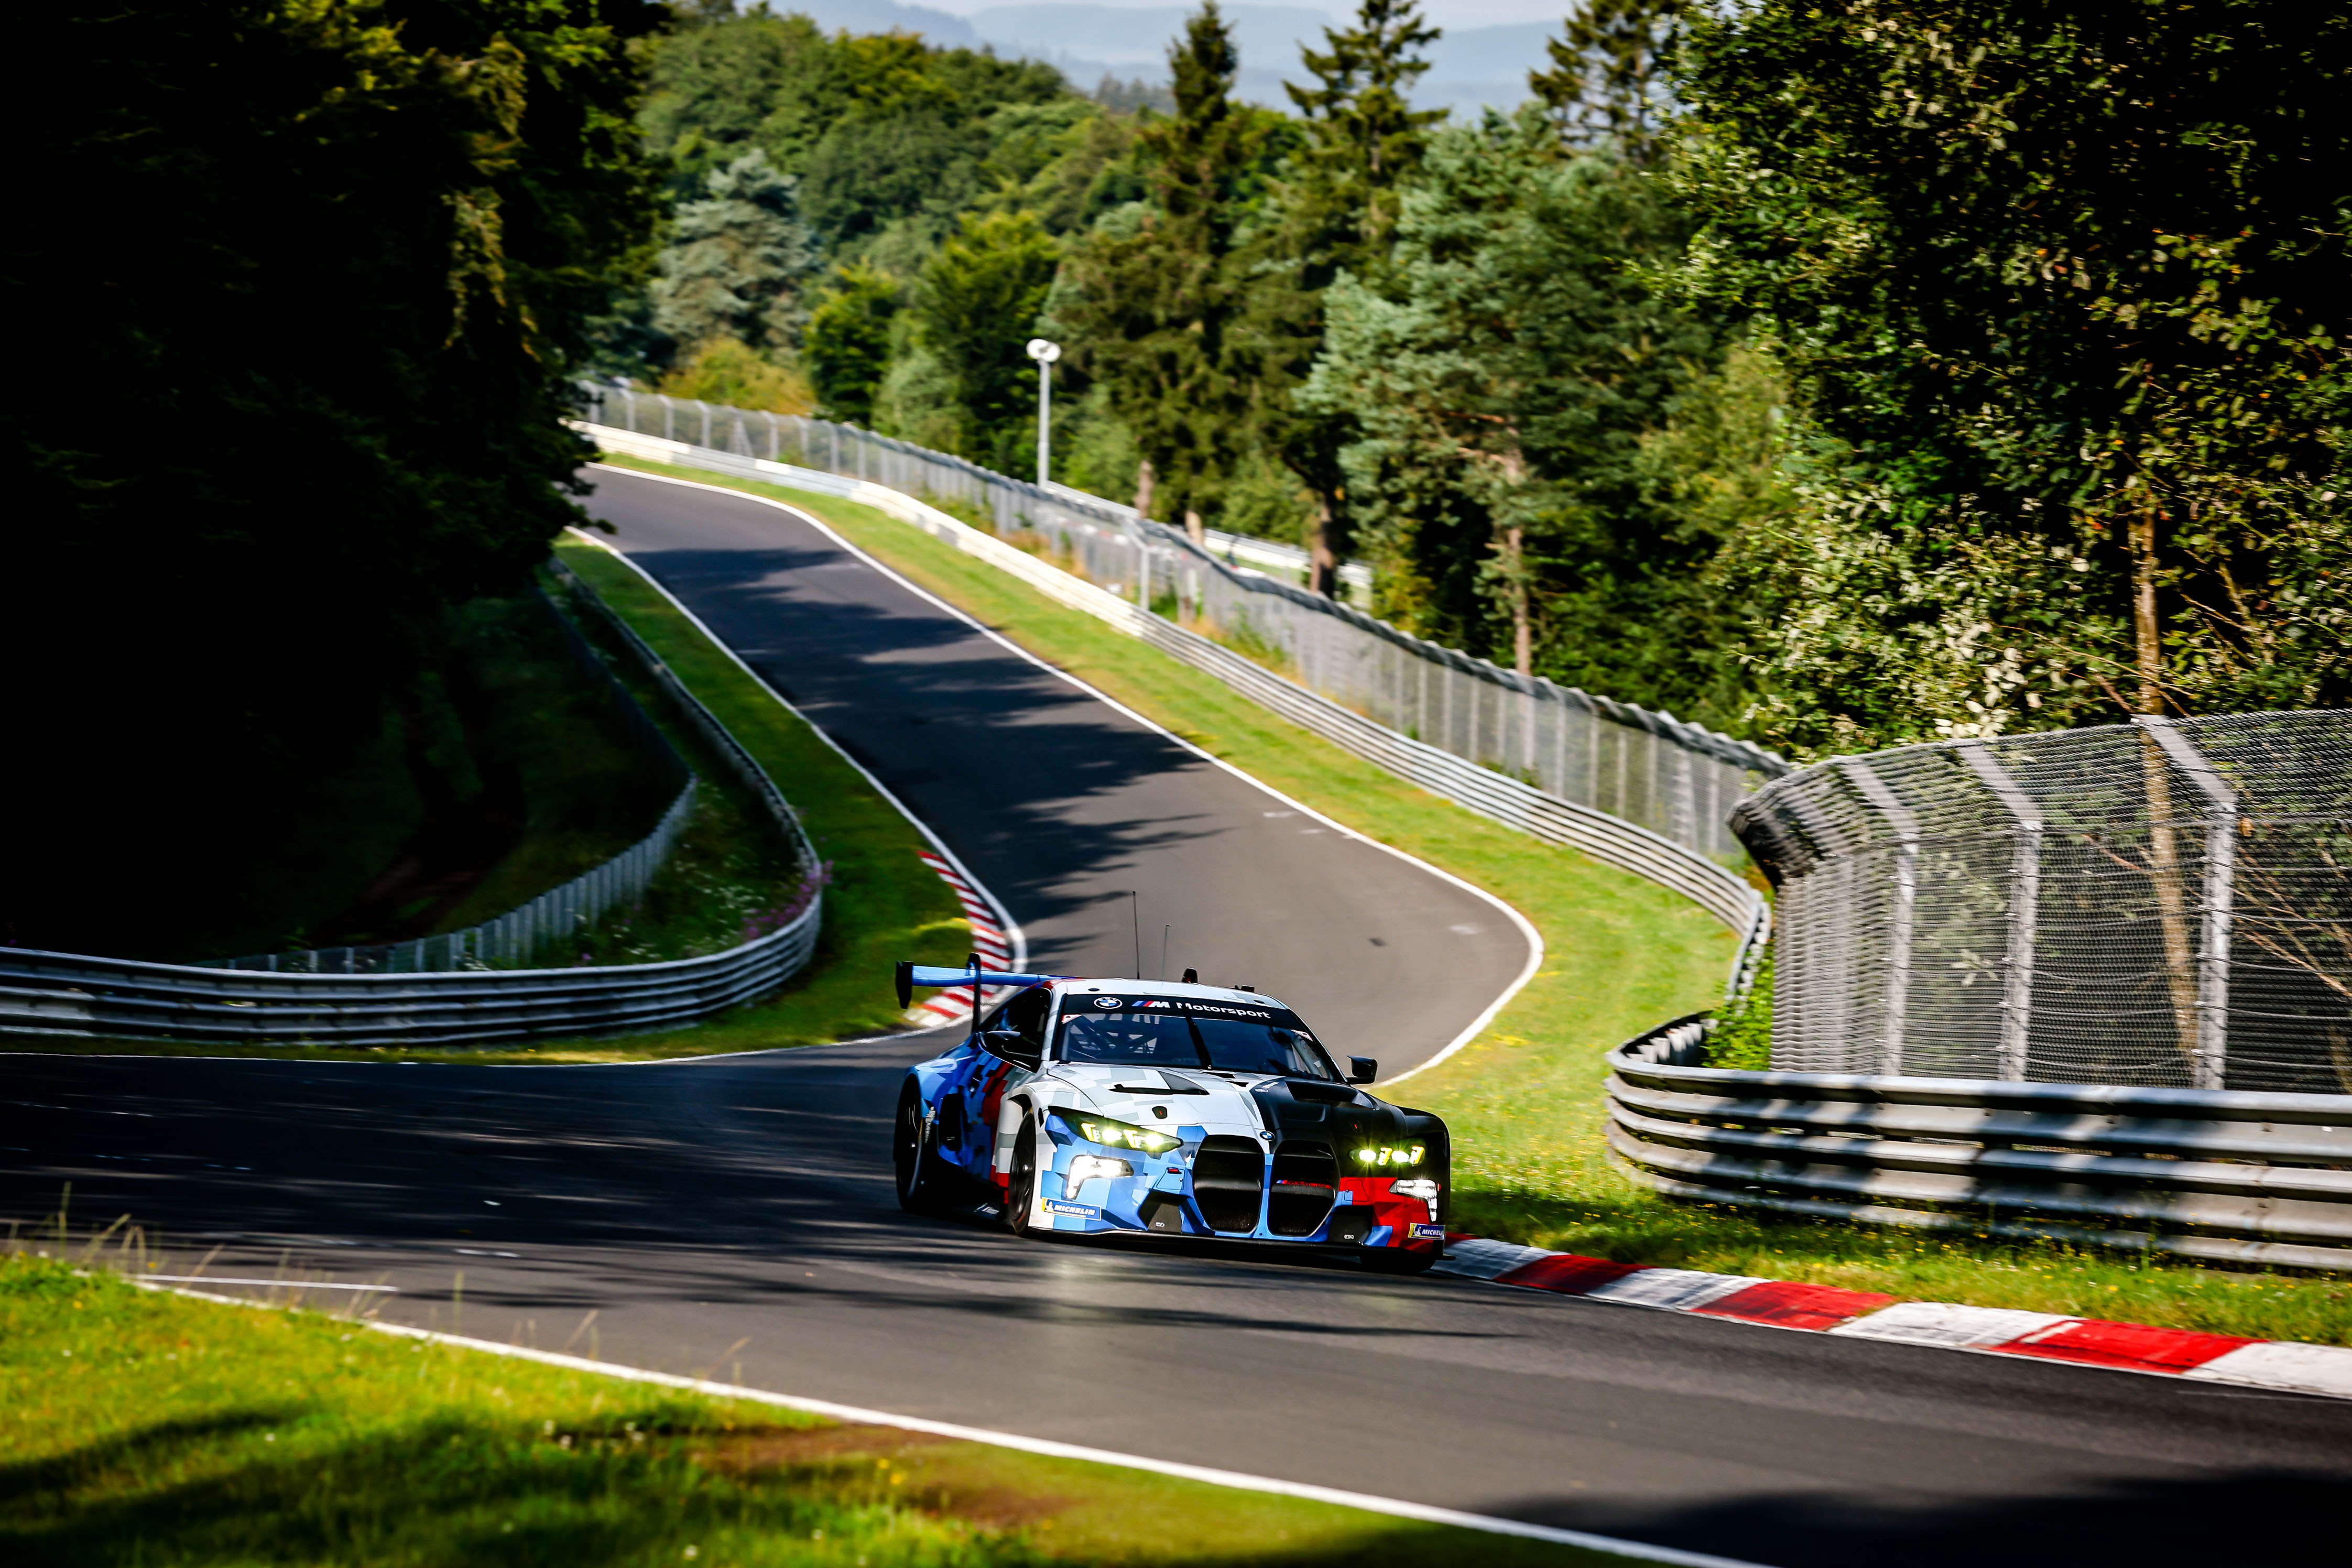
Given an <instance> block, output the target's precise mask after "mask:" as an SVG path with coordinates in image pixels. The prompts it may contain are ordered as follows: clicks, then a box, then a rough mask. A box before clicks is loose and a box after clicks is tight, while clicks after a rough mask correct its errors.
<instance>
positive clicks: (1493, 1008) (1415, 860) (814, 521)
mask: <svg viewBox="0 0 2352 1568" xmlns="http://www.w3.org/2000/svg"><path fill="white" fill-rule="evenodd" d="M590 466H591V467H593V468H609V469H611V471H613V472H614V473H618V474H628V475H630V476H632V477H634V478H636V479H652V480H654V481H656V483H659V484H668V485H678V486H682V487H683V488H685V489H696V490H711V491H714V492H716V493H718V494H719V495H726V496H736V497H740V499H742V500H749V501H757V502H759V503H761V505H764V506H772V507H774V508H775V509H777V510H779V511H786V512H790V513H792V514H793V516H795V517H797V518H800V519H802V520H803V521H805V522H807V523H808V524H809V525H810V526H811V527H813V528H814V529H816V530H817V531H819V532H821V533H823V534H824V536H825V537H826V538H828V539H830V540H832V541H833V542H835V543H836V544H838V545H840V546H841V548H842V549H844V550H845V551H847V552H849V553H851V554H852V555H855V556H856V557H857V558H858V559H859V560H860V561H863V562H865V563H866V564H867V565H868V566H871V567H873V568H874V570H876V571H877V572H879V573H881V574H883V575H884V576H886V577H888V578H889V579H891V580H892V581H893V582H895V583H897V584H899V585H900V586H901V587H903V588H905V589H906V590H907V591H908V592H909V593H911V594H913V595H916V596H917V597H918V598H920V599H923V600H926V601H928V602H929V603H930V604H933V605H938V606H939V607H940V609H942V610H945V611H946V612H947V613H948V614H950V615H951V616H955V617H956V619H958V620H960V621H961V622H963V623H964V624H965V625H966V626H971V628H972V629H973V630H975V631H977V632H979V633H980V634H981V635H982V637H986V638H988V639H989V640H990V641H991V642H993V643H996V644H998V645H1000V646H1001V647H1003V648H1004V649H1006V651H1008V652H1010V653H1012V654H1014V655H1015V656H1017V657H1019V658H1024V659H1026V660H1027V661H1028V662H1029V663H1031V664H1034V665H1035V666H1036V667H1037V668H1040V669H1042V670H1045V671H1046V672H1047V673H1048V674H1050V675H1052V676H1054V677H1055V678H1056V679H1061V680H1065V681H1067V682H1068V683H1069V684H1070V685H1072V686H1075V687H1076V688H1077V689H1079V690H1081V691H1083V692H1085V693H1086V694H1087V696H1089V697H1091V698H1093V699H1095V700H1097V701H1098V702H1100V703H1102V704H1104V705H1105V706H1106V707H1108V708H1109V709H1111V710H1113V711H1115V712H1117V713H1119V714H1122V715H1124V716H1125V717H1127V718H1128V719H1130V720H1132V721H1135V722H1136V723H1138V724H1139V725H1141V726H1143V728H1145V729H1147V730H1149V731H1151V732H1152V733H1154V734H1157V735H1161V736H1165V737H1166V738H1167V739H1169V740H1171V741H1173V742H1175V743H1176V744H1177V745H1179V746H1181V747H1182V748H1183V749H1184V750H1186V751H1188V752H1192V754H1193V755H1194V756H1196V757H1198V758H1200V759H1201V760H1202V762H1205V763H1209V764H1211V765H1212V766H1214V767H1219V768H1223V770H1224V771H1225V772H1227V773H1231V774H1233V775H1234V777H1235V778H1237V779H1240V780H1241V781H1242V782H1243V783H1244V784H1248V785H1250V786H1251V787H1252V788H1254V789H1256V790H1258V791H1260V792H1262V793H1263V794H1265V795H1269V796H1271V797H1272V798H1273V799H1276V800H1278V801H1280V802H1281V803H1282V804H1283V805H1286V806H1289V807H1290V808H1291V809H1292V810H1294V811H1299V812H1304V813H1305V814H1306V815H1307V816H1311V817H1313V818H1314V819H1315V820H1316V821H1318V822H1319V823H1321V824H1323V825H1324V826H1327V827H1328V828H1330V829H1331V830H1332V831H1333V832H1335V833H1339V834H1342V835H1345V836H1346V837H1349V838H1352V839H1354V840H1355V841H1356V842H1357V843H1359V844H1368V845H1370V846H1371V847H1373V848H1375V849H1378V850H1381V852H1383V853H1384V854H1389V855H1393V856H1395V857H1396V858H1398V859H1400V860H1402V861H1403V862H1404V863H1405V864H1407V865H1408V866H1414V867H1418V868H1421V869H1422V870H1423V871H1426V872H1428V873H1429V874H1430V875H1431V876H1433V877H1435V878H1437V879H1439V880H1441V881H1444V882H1450V883H1452V884H1453V885H1454V887H1457V888H1460V889H1463V891H1465V892H1466V893H1469V894H1470V895H1471V896H1472V897H1474V898H1477V899H1482V900H1485V901H1486V902H1487V903H1489V904H1492V905H1493V906H1494V907H1495V908H1496V909H1498V910H1502V911H1503V913H1504V914H1505V915H1506V916H1507V917H1508V918H1509V920H1510V921H1511V923H1512V924H1513V925H1514V926H1516V927H1517V928H1518V932H1519V935H1520V936H1521V937H1522V938H1523V939H1524V940H1525V941H1526V942H1527V944H1528V962H1527V963H1526V965H1525V966H1524V967H1523V968H1522V969H1520V971H1519V973H1518V977H1517V979H1515V980H1513V981H1512V982H1511V983H1510V984H1509V985H1507V986H1506V987H1505V988H1504V989H1503V992H1502V994H1500V995H1498V996H1496V998H1495V1000H1494V1002H1493V1003H1492V1004H1490V1005H1488V1006H1487V1008H1486V1011H1485V1012H1483V1013H1481V1014H1480V1015H1479V1016H1477V1017H1476V1018H1475V1020H1473V1021H1472V1023H1471V1025H1470V1026H1469V1027H1468V1028H1466V1029H1465V1030H1463V1031H1462V1033H1461V1034H1459V1035H1457V1036H1455V1037H1454V1039H1453V1041H1452V1042H1451V1043H1450V1044H1448V1045H1446V1046H1445V1047H1444V1048H1443V1049H1441V1050H1440V1051H1438V1053H1437V1054H1436V1055H1435V1056H1433V1057H1431V1058H1429V1059H1428V1060H1427V1061H1425V1062H1421V1063H1419V1064H1417V1065H1415V1066H1413V1067H1411V1068H1406V1069H1405V1070H1404V1071H1403V1072H1402V1073H1400V1074H1398V1075H1397V1076H1396V1078H1394V1079H1383V1080H1382V1081H1381V1082H1380V1083H1378V1084H1375V1085H1374V1086H1373V1087H1374V1088H1376V1089H1385V1088H1387V1087H1389V1085H1390V1084H1391V1083H1401V1082H1402V1081H1403V1080H1404V1079H1407V1078H1409V1077H1411V1076H1412V1074H1414V1073H1417V1072H1420V1071H1422V1070H1423V1069H1424V1068H1433V1067H1435V1066H1436V1065H1437V1064H1438V1063H1439V1062H1442V1061H1444V1059H1445V1058H1448V1057H1450V1056H1452V1055H1454V1053H1455V1052H1456V1051H1459V1050H1460V1049H1462V1047H1465V1046H1466V1045H1468V1044H1469V1043H1470V1042H1471V1041H1472V1040H1473V1039H1475V1038H1476V1037H1478V1035H1479V1034H1481V1033H1483V1032H1484V1031H1485V1029H1486V1026H1487V1025H1488V1024H1489V1023H1490V1022H1492V1021H1493V1019H1494V1017H1495V1016H1496V1014H1498V1013H1500V1012H1501V1011H1502V1010H1503V1009H1504V1008H1505V1007H1506V1006H1507V1005H1509V1004H1510V1003H1511V1001H1512V1000H1513V999H1514V998H1516V997H1517V995H1518V994H1519V993H1520V992H1521V991H1524V990H1526V989H1527V985H1528V982H1529V981H1530V980H1533V979H1534V978H1535V977H1536V971H1537V970H1538V969H1540V968H1542V967H1543V961H1544V941H1543V935H1542V933H1541V932H1539V931H1537V930H1536V928H1535V927H1534V925H1532V924H1531V923H1529V921H1528V918H1527V917H1526V916H1525V915H1523V914H1521V913H1519V911H1518V910H1515V909H1513V908H1512V907H1511V906H1510V905H1509V904H1507V903H1506V902H1504V901H1503V900H1501V899H1499V898H1497V897H1496V896H1495V895H1494V894H1493V893H1490V892H1488V891H1487V890H1486V889H1484V888H1482V887H1479V886H1478V885H1477V884H1476V883H1475V882H1472V881H1468V880H1466V879H1463V878H1461V877H1457V876H1455V875H1454V873H1453V872H1451V871H1448V870H1445V869H1444V868H1441V867H1437V866H1433V865H1431V864H1430V863H1429V862H1428V861H1426V860H1423V858H1421V857H1419V856H1418V855H1414V854H1412V852H1410V851H1408V850H1404V849H1400V848H1398V847H1396V846H1395V845H1393V844H1384V843H1382V842H1381V840H1379V839H1377V838H1374V837H1371V836H1370V835H1369V834H1366V833H1362V832H1359V831H1358V830H1357V829H1355V828H1353V827H1350V826H1348V825H1347V824H1346V823H1344V822H1339V821H1336V820H1334V819H1333V818H1331V817H1329V816H1325V815H1324V814H1323V813H1322V812H1320V811H1318V810H1316V809H1315V808H1314V807H1313V806H1311V805H1307V803H1306V802H1305V801H1301V800H1294V799H1292V798H1291V797H1290V796H1289V795H1285V794H1283V793H1282V792H1281V791H1280V790H1278V789H1276V788H1275V787H1274V786H1273V785H1272V784H1267V783H1266V782H1265V780H1263V779H1259V778H1255V777H1253V776H1252V775H1251V774H1249V773H1244V771H1242V770H1241V769H1240V768H1237V767H1235V766H1234V764H1233V763H1229V762H1226V761H1225V760H1224V759H1223V757H1218V756H1213V755H1211V754H1210V753H1209V752H1205V751H1202V749H1201V748H1200V747H1199V746H1196V745H1194V744H1193V743H1192V742H1190V741H1188V740H1186V739H1185V738H1184V737H1183V736H1181V735H1179V734H1177V733H1176V732H1175V731H1172V730H1170V729H1169V728H1168V727H1167V726H1166V725H1164V724H1160V723H1158V722H1155V721H1152V720H1150V719H1149V718H1146V717H1145V716H1144V715H1143V714H1140V713H1138V712H1137V711H1136V710H1134V709H1132V708H1129V706H1128V705H1127V704H1126V703H1124V702H1121V701H1120V700H1118V699H1117V698H1116V697H1113V696H1111V695H1110V694H1109V693H1108V692H1107V691H1102V690H1099V689H1097V688H1096V687H1094V686H1093V685H1091V684H1089V683H1088V682H1087V681H1085V680H1083V679H1079V678H1078V677H1077V676H1075V675H1073V674H1071V673H1070V672H1069V671H1068V670H1066V669H1063V668H1060V667H1059V666H1057V665H1054V664H1051V663H1048V662H1047V661H1046V660H1045V659H1043V658H1039V657H1038V656H1037V655H1035V654H1034V653H1031V652H1030V651H1029V650H1028V649H1027V648H1025V647H1022V646H1021V645H1020V644H1018V643H1016V642H1014V641H1013V640H1012V639H1011V638H1009V637H1005V636H1004V635H1003V633H1001V632H998V631H996V630H995V629H994V628H992V627H991V626H985V625H983V624H982V622H981V621H980V620H978V619H977V618H975V617H974V616H972V615H971V614H970V613H969V612H968V611H966V610H964V609H962V608H961V607H960V606H958V605H951V604H950V603H949V602H948V601H947V600H945V599H942V598H940V596H939V595H936V594H934V593H932V592H930V591H929V589H927V588H924V587H922V586H921V585H920V584H916V583H912V582H909V581H908V579H907V578H906V577H905V576H904V575H903V574H900V573H898V571H896V570H894V569H892V568H891V567H889V566H887V565H885V564H883V563H881V562H879V561H877V560H876V559H875V558H874V557H873V556H871V555H869V554H867V553H866V552H865V551H863V550H860V549H859V548H858V547H857V546H856V545H855V544H852V543H851V542H849V541H848V540H846V539H844V538H843V537H842V536H841V535H840V534H839V533H837V532H835V530H834V528H833V525H832V524H830V523H828V522H826V521H824V519H823V518H820V517H817V516H815V515H814V513H811V512H808V511H804V510H802V509H801V508H799V507H796V506H794V505H793V504H792V503H791V502H790V501H781V500H776V499H775V498H774V497H772V496H763V495H755V494H753V493H752V492H751V491H750V490H744V489H736V488H735V487H733V486H731V485H712V484H704V483H702V482H700V481H699V480H696V479H673V478H672V477H670V476H669V475H667V474H648V473H646V472H645V471H643V470H642V469H638V468H620V467H618V466H617V465H614V464H610V463H595V464H592V465H590ZM761 482H763V483H764V482H772V481H761ZM777 488H779V489H783V488H786V487H784V486H782V485H779V486H778V487H777ZM820 493H822V492H820ZM831 499H832V500H849V498H848V497H845V496H835V497H832V498H831ZM852 504H853V505H860V506H863V505H866V503H865V502H862V501H853V502H852ZM868 510H879V509H878V508H871V507H869V508H868ZM881 515H882V516H884V517H889V516H890V514H889V513H888V512H882V513H881ZM890 521H893V522H898V521H902V520H900V519H898V518H891V519H890ZM905 526H907V527H909V528H911V527H913V526H914V525H913V524H912V523H907V524H906V525H905ZM965 526H970V525H969V524H967V525H965ZM574 532H577V530H574ZM584 537H586V536H585V535H584V534H583V538H584ZM594 542H595V543H598V544H603V541H601V540H598V541H594ZM604 548H605V549H608V550H609V549H611V548H612V547H611V546H610V545H604ZM620 553H621V552H618V551H614V554H620ZM958 553H959V554H961V553H963V552H961V551H960V552H958ZM622 559H624V560H626V559H627V557H626V556H625V555H623V556H622ZM974 559H975V560H977V559H979V558H978V557H974ZM981 563H982V565H991V564H992V563H990V562H987V561H982V562H981ZM639 570H640V572H642V571H643V568H639ZM1008 575H1009V574H1008ZM1013 580H1014V581H1015V582H1019V581H1020V579H1018V578H1014V579H1013ZM1023 585H1024V587H1025V586H1029V584H1023ZM664 593H665V595H667V590H664ZM671 603H673V604H676V603H677V601H676V600H675V599H672V600H671ZM680 607H681V608H683V607H684V606H680ZM1062 607H1063V608H1064V609H1072V608H1074V606H1071V605H1063V606H1062ZM1076 613H1077V614H1079V615H1085V614H1086V612H1085V611H1084V610H1078V611H1077V612H1076ZM688 614H689V615H690V614H691V612H688ZM1088 618H1089V619H1094V618H1096V617H1092V616H1089V617H1088ZM695 624H696V625H697V626H700V625H701V623H700V622H699V621H697V622H696V623H695ZM1103 624H1105V625H1108V624H1109V623H1108V622H1105V623H1103ZM1111 629H1112V630H1113V631H1118V630H1119V628H1118V627H1116V626H1113V627H1112V628H1111ZM713 640H716V639H715V638H714V639H713ZM1135 640H1137V641H1140V640H1141V639H1140V638H1137V639H1135ZM719 646H721V647H725V646H726V645H725V644H723V643H722V644H720V645H719ZM1143 646H1144V647H1147V648H1150V647H1151V645H1150V644H1149V643H1145V644H1144V645H1143ZM1151 651H1153V652H1155V653H1158V652H1159V650H1158V649H1157V648H1152V649H1151ZM730 654H731V650H730ZM1161 657H1162V658H1166V657H1167V656H1166V655H1164V654H1163V655H1161ZM735 662H736V663H738V664H741V663H742V662H743V661H742V660H740V659H737V660H736V661H735ZM753 679H758V678H757V677H754V678H753ZM1210 679H1215V678H1214V677H1211V678H1210ZM766 684H767V683H766V682H765V681H761V685H762V686H765V685H766ZM1228 689H1230V688H1228ZM1235 695H1236V696H1242V694H1241V693H1238V692H1236V693H1235ZM779 700H781V699H779ZM1242 700H1244V702H1246V701H1249V699H1248V698H1247V697H1246V696H1242ZM1266 711H1268V712H1272V711H1273V710H1271V709H1268V710H1266ZM1274 717H1275V718H1276V720H1279V721H1281V722H1283V723H1285V724H1289V723H1290V721H1289V720H1287V719H1284V718H1283V717H1282V715H1281V714H1279V713H1276V714H1274ZM1291 727H1292V728H1294V729H1296V728H1297V727H1298V726H1297V725H1292V726H1291ZM821 732H822V731H820V733H821ZM1308 733H1309V734H1310V735H1312V733H1313V732H1312V731H1308ZM1314 738H1315V739H1317V740H1321V739H1322V737H1320V736H1314ZM1324 744H1326V745H1329V744H1330V742H1328V741H1326V742H1324ZM836 749H838V748H836ZM1334 750H1337V748H1336V747H1335V748H1334ZM1359 760H1361V759H1359ZM1366 765H1368V766H1376V765H1377V764H1371V763H1367V764H1366ZM864 771H865V770H864V769H862V768H861V769H859V772H861V773H863V772H864ZM1380 771H1381V772H1382V773H1387V770H1386V769H1381V770H1380ZM869 776H870V775H869ZM1388 776H1390V777H1391V778H1393V777H1395V776H1396V775H1394V774H1393V773H1391V774H1389V775H1388ZM1401 782H1408V783H1409V782H1410V781H1401ZM876 787H877V788H878V787H880V786H879V785H878V784H877V786H876ZM1438 798H1442V797H1438ZM1447 804H1449V805H1451V804H1453V803H1451V802H1448V803H1447ZM900 809H901V810H904V809H905V808H904V807H901V808H900ZM950 858H952V857H950ZM968 874H969V873H967V875H968ZM973 886H975V887H981V884H979V883H977V882H975V883H974V884H973ZM981 891H982V894H983V895H984V896H986V897H987V898H988V899H989V900H990V901H991V902H992V903H993V902H994V901H995V896H994V895H993V894H991V893H989V892H988V890H987V889H986V888H984V887H981ZM1022 951H1023V954H1024V962H1025V960H1026V952H1027V949H1026V946H1025V944H1024V947H1023V950H1022Z"/></svg>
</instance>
